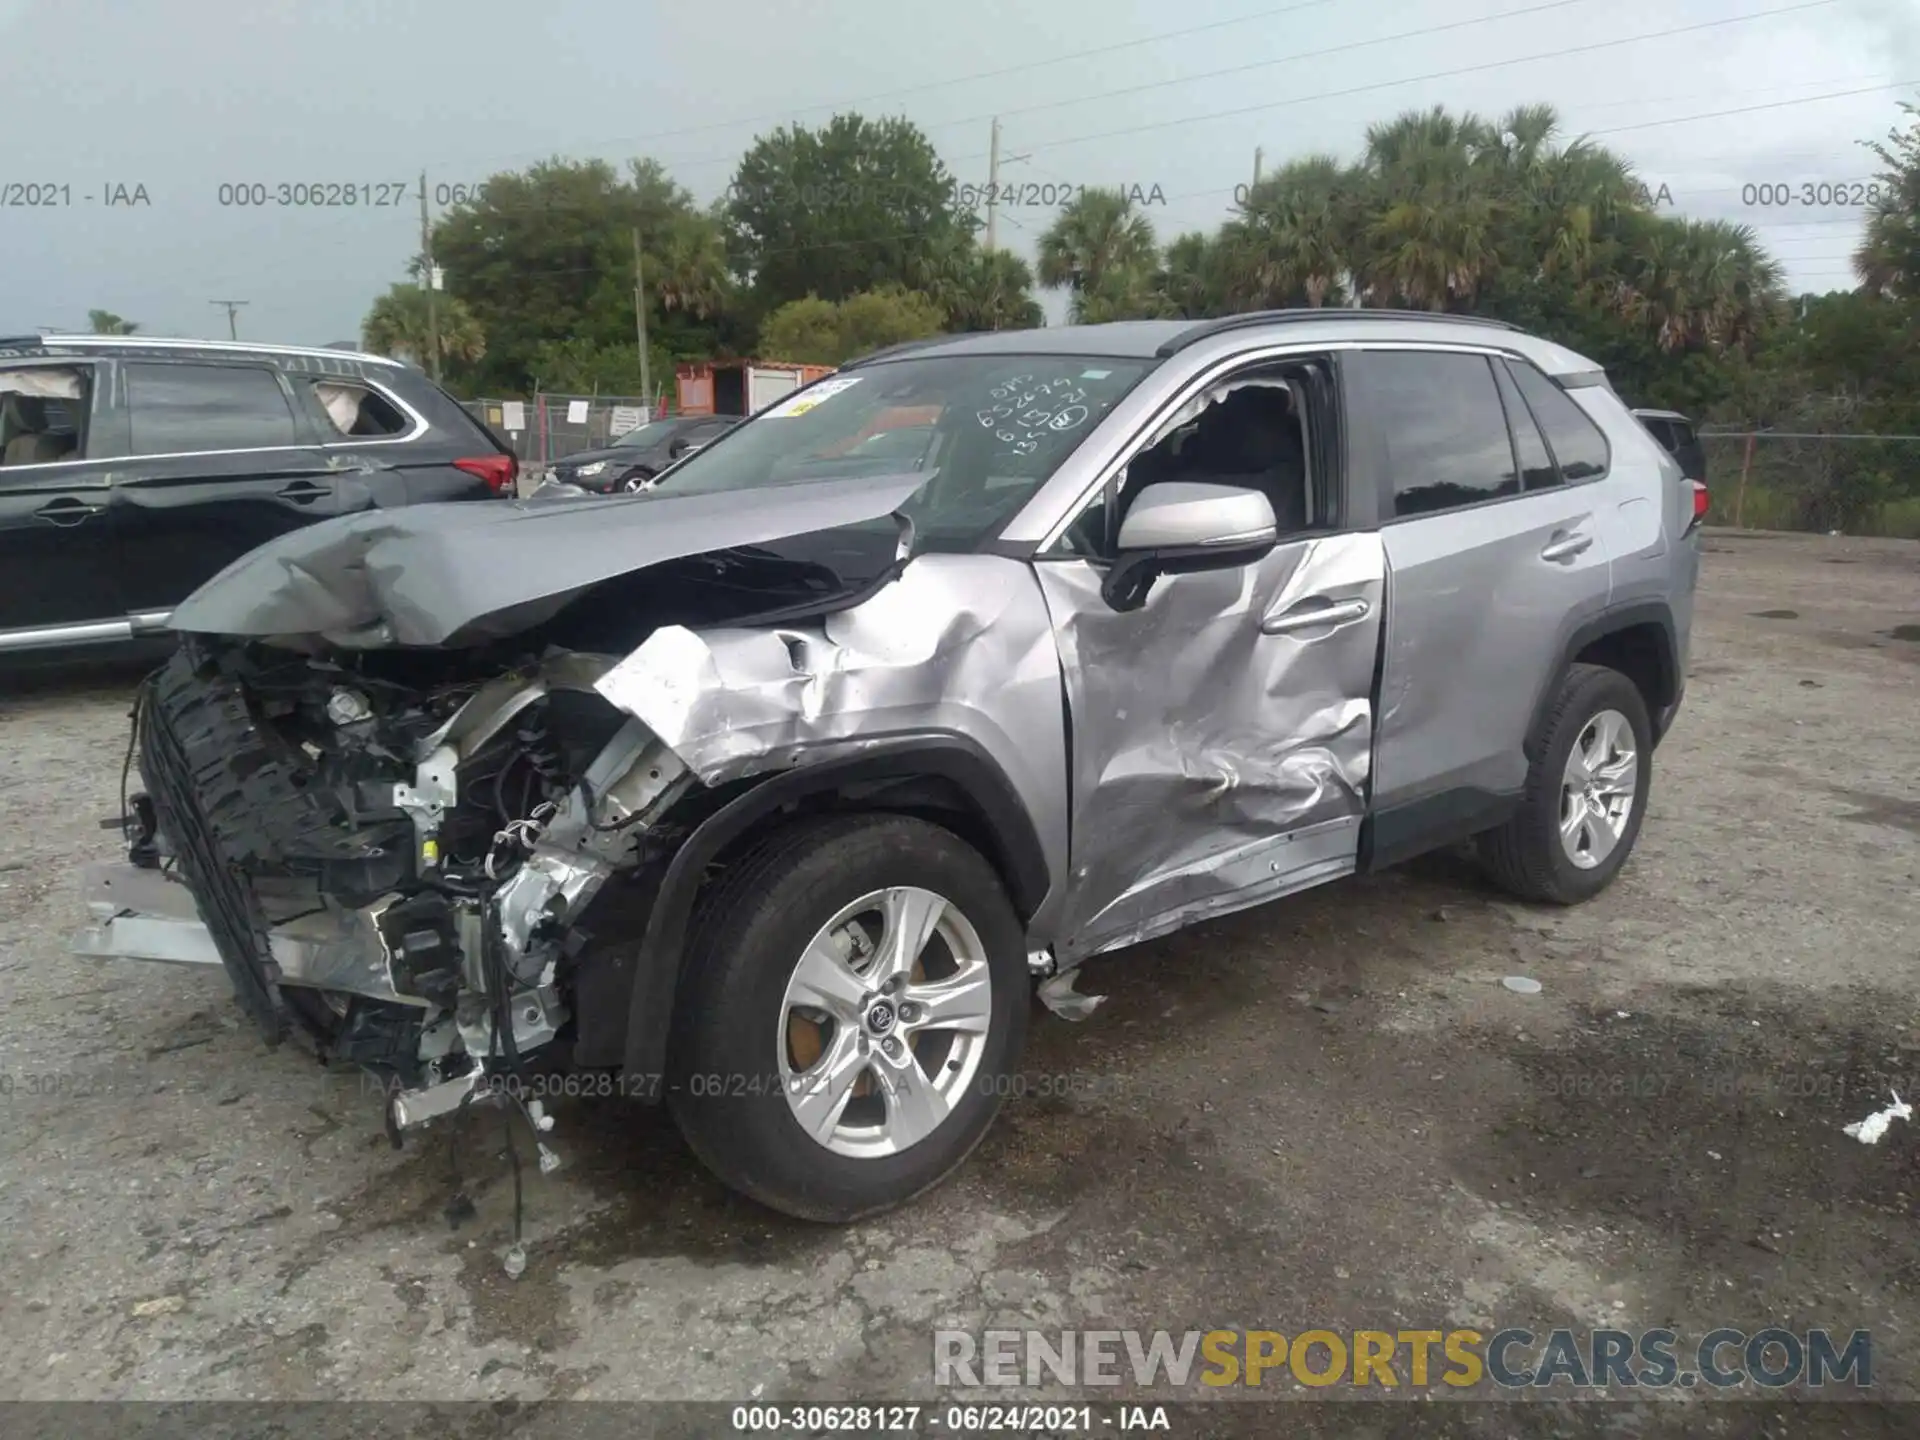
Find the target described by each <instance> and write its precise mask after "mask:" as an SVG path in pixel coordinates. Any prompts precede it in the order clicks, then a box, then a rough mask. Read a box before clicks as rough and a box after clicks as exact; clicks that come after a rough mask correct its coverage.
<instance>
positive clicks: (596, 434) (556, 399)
mask: <svg viewBox="0 0 1920 1440" xmlns="http://www.w3.org/2000/svg"><path fill="white" fill-rule="evenodd" d="M460 403H461V404H462V405H463V406H465V407H466V410H467V413H468V414H469V415H472V416H473V417H474V418H475V419H476V420H478V421H480V422H481V423H482V424H484V425H486V426H487V427H488V428H489V429H491V430H492V431H493V432H494V433H495V434H497V435H499V436H500V437H501V439H503V440H505V441H506V442H507V443H508V444H510V445H511V446H513V453H514V454H515V455H517V456H519V457H520V464H521V467H522V468H523V469H524V470H527V471H530V472H535V471H540V470H544V469H545V468H546V467H547V466H548V465H551V464H552V463H553V462H554V461H555V460H560V459H564V458H565V457H566V456H568V455H577V454H579V453H580V452H581V451H582V450H597V449H599V448H600V447H601V446H603V445H610V444H612V443H613V442H614V441H615V440H617V439H619V438H620V437H621V436H622V435H624V434H626V433H627V432H628V431H629V430H632V429H633V428H635V427H636V426H638V425H643V424H645V423H646V422H647V421H648V420H649V419H661V418H664V417H666V416H668V415H672V414H674V413H676V412H677V408H678V407H677V406H676V405H675V404H674V403H673V401H672V400H670V399H665V398H663V399H659V400H656V401H654V402H653V404H652V405H651V406H649V405H648V403H647V401H645V400H644V399H641V398H639V397H637V396H632V395H550V394H546V393H544V392H543V393H540V394H536V395H534V396H533V397H532V398H531V399H512V400H510V399H504V398H502V399H495V398H492V397H483V398H481V399H478V400H463V401H461V402H460Z"/></svg>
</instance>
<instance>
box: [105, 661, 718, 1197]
mask: <svg viewBox="0 0 1920 1440" xmlns="http://www.w3.org/2000/svg"><path fill="white" fill-rule="evenodd" d="M394 658H395V657H393V656H391V655H383V654H380V653H361V654H356V655H352V656H348V657H344V658H341V657H332V656H327V655H324V654H319V655H303V654H299V653H296V652H292V651H288V650H285V649H276V648H273V647H268V646H261V645H248V644H242V643H235V642H211V641H206V640H201V639H193V640H190V641H189V642H188V643H187V644H186V645H185V646H183V648H182V650H181V651H180V652H179V653H178V654H177V655H176V656H175V658H174V659H173V660H172V661H171V662H170V663H169V664H168V665H167V666H166V667H165V668H163V669H162V670H161V671H159V672H158V673H157V674H156V675H155V676H154V677H153V678H152V679H151V680H150V681H149V682H148V684H147V686H146V687H145V689H144V690H143V692H142V696H141V702H140V712H139V716H138V722H137V733H138V744H139V751H140V769H141V773H142V775H143V776H144V777H145V779H146V783H147V785H148V787H149V791H150V800H151V811H152V813H151V816H150V817H146V816H145V809H146V807H145V806H144V805H143V804H142V803H140V802H139V801H138V800H136V803H135V805H134V807H133V808H134V811H135V813H136V814H138V815H141V816H142V818H143V819H147V818H150V820H151V822H152V828H153V829H154V831H155V833H154V834H153V835H152V836H151V837H148V843H147V845H146V847H145V851H146V853H147V855H148V858H149V860H150V863H152V864H153V865H156V866H158V867H160V868H161V869H162V870H164V871H168V872H171V873H175V874H177V875H178V878H180V879H181V880H182V881H184V882H185V885H186V886H187V887H188V888H189V889H190V890H191V891H192V893H193V895H194V897H195V898H196V899H197V900H198V901H199V912H200V914H201V916H202V917H203V919H204V920H205V922H206V925H207V929H208V930H209V931H210V932H211V935H212V938H213V941H214V944H215V946H216V947H217V948H218V950H219V954H220V960H221V962H222V964H223V965H224V966H225V968H226V969H227V971H228V973H229V975H230V976H231V977H232V979H233V982H234V987H235V990H236V992H237V994H238V995H239V998H240V1000H241V1002H242V1004H243V1005H244V1006H245V1008H246V1009H247V1010H248V1011H249V1012H250V1013H251V1015H252V1016H253V1018H254V1019H255V1021H256V1022H257V1023H258V1024H259V1025H260V1027H261V1028H262V1030H263V1031H264V1032H265V1033H266V1035H267V1037H268V1039H269V1040H270V1041H275V1042H277V1041H279V1040H280V1039H282V1038H284V1037H285V1036H286V1035H288V1034H289V1033H290V1032H293V1031H299V1032H304V1034H305V1035H306V1036H307V1037H309V1038H310V1039H311V1040H312V1042H313V1043H314V1044H315V1046H316V1047H317V1049H318V1050H319V1052H320V1053H321V1055H322V1057H323V1058H324V1059H326V1060H328V1061H329V1062H333V1063H339V1064H348V1065H357V1066H359V1067H362V1068H364V1069H366V1070H368V1071H370V1072H372V1073H373V1074H375V1075H377V1076H380V1077H381V1078H382V1079H383V1080H384V1081H386V1082H388V1083H389V1084H390V1088H391V1093H392V1104H391V1106H390V1112H389V1119H390V1123H391V1125H392V1126H393V1127H394V1128H395V1129H396V1130H397V1129H398V1128H400V1127H404V1126H406V1125H408V1124H412V1123H417V1122H418V1121H420V1120H424V1119H429V1118H432V1116H433V1115H435V1114H440V1113H445V1112H446V1111H447V1110H448V1109H449V1108H453V1107H456V1106H458V1105H460V1104H462V1103H464V1102H465V1101H466V1099H467V1098H468V1097H469V1096H470V1095H471V1094H473V1093H474V1092H475V1091H476V1090H477V1089H478V1088H479V1087H480V1086H481V1085H483V1084H484V1083H486V1082H487V1081H488V1079H489V1078H490V1077H495V1078H497V1077H507V1078H512V1077H514V1076H516V1075H519V1074H521V1073H522V1072H523V1071H524V1068H525V1067H527V1066H529V1065H538V1066H548V1065H570V1064H573V1063H577V1062H578V1060H579V1059H580V1058H583V1057H584V1058H586V1059H588V1060H593V1059H596V1058H597V1059H599V1060H600V1062H601V1063H612V1062H613V1061H614V1060H615V1059H616V1058H617V1055H616V1054H615V1053H614V1051H615V1048H616V1046H617V1040H618V1037H617V1036H610V1037H603V1036H596V1035H595V1034H594V1033H593V1027H592V1023H591V1021H589V1022H588V1025H587V1027H586V1033H585V1034H584V1035H583V1033H582V1025H581V1024H580V1017H581V1015H582V1010H583V1000H582V995H583V991H584V992H585V994H586V995H587V997H588V1002H587V1003H586V1005H585V1009H586V1012H587V1013H588V1014H589V1015H592V1014H595V1013H598V1014H600V1015H602V1016H603V1017H605V1016H607V1015H609V1014H611V1013H613V1012H615V1011H617V1012H618V1014H619V1016H620V1017H623V1016H624V1005H621V1004H619V1003H618V1001H617V999H616V997H615V996H614V995H613V994H612V993H610V991H611V990H614V989H617V988H618V986H619V983H620V978H621V977H620V975H619V974H618V973H617V972H618V971H619V970H620V968H621V967H620V965H619V963H618V960H617V957H615V956H612V955H610V954H608V953H605V952H603V951H599V950H596V948H595V946H594V945H593V943H592V933H593V932H592V930H591V928H582V927H580V926H578V925H576V922H577V921H579V920H580V919H581V917H582V916H583V915H585V914H586V913H587V911H588V910H589V908H590V907H591V906H593V905H594V904H595V902H596V900H599V899H601V898H602V892H603V891H604V890H605V889H606V888H607V887H608V884H609V882H610V881H613V880H615V879H616V877H620V878H622V879H623V880H626V881H629V882H632V881H634V880H635V879H636V878H637V877H640V876H642V875H643V874H644V873H645V872H646V871H647V869H648V867H649V866H650V865H652V864H655V863H656V862H659V861H662V860H664V858H665V857H666V856H667V855H668V854H670V853H671V850H672V849H673V845H674V841H675V839H676V838H677V837H678V836H680V835H683V834H684V833H685V827H686V824H687V823H690V822H687V821H682V822H680V823H678V824H666V823H664V817H665V816H666V814H667V812H668V811H669V810H671V809H672V808H673V806H674V804H675V802H676V801H677V800H680V799H681V798H682V797H683V796H685V795H686V794H687V792H688V791H689V789H690V788H694V787H695V782H694V781H693V780H692V778H691V777H690V776H689V774H688V772H687V769H686V767H685V765H684V764H682V763H681V761H680V760H679V759H678V758H677V757H676V756H675V755H674V754H673V752H672V751H670V750H669V749H667V747H666V746H664V745H663V744H661V743H660V742H659V741H658V740H657V739H656V738H655V737H654V735H653V734H652V732H651V731H650V730H648V728H647V727H646V726H645V725H644V724H643V723H642V722H640V721H639V720H637V719H634V718H632V717H631V716H628V715H625V714H623V713H621V712H620V711H618V710H617V709H615V708H614V707H613V706H612V705H611V704H609V703H608V702H607V701H606V700H605V699H603V698H602V697H601V696H599V695H598V694H597V693H595V691H594V690H593V682H594V681H595V680H597V679H598V678H599V677H600V676H601V675H603V674H604V673H605V672H606V671H607V670H608V669H609V668H611V666H612V665H613V664H614V663H615V659H616V658H617V657H613V656H603V655H593V654H583V653H579V652H574V651H566V650H559V649H554V650H550V651H549V652H548V653H547V654H546V655H545V656H543V657H540V658H538V659H534V660H527V661H523V662H521V663H519V664H517V665H514V666H511V667H510V668H508V669H506V671H505V673H494V674H493V675H492V676H491V678H488V679H485V680H479V679H475V678H472V672H473V671H474V670H475V669H479V668H481V657H480V656H479V655H477V654H476V653H474V652H466V653H464V654H451V653H449V654H442V655H435V656H423V655H420V654H417V653H416V654H414V655H411V656H408V657H405V658H406V664H405V666H404V669H403V667H401V666H399V665H396V664H393V663H391V662H392V661H393V659H394ZM435 671H439V672H441V673H438V674H436V673H434V672H435ZM462 672H465V673H464V674H463V673H462ZM401 673H404V674H405V676H406V678H405V679H404V680H402V679H400V678H398V676H399V675H400V674H401ZM693 809H694V811H695V812H697V810H698V806H697V805H696V806H695V807H693ZM134 853H135V855H136V857H137V856H139V855H140V854H141V853H142V847H141V846H140V845H138V844H136V846H135V852H134ZM604 899H605V903H606V904H607V905H608V906H609V907H617V908H621V909H622V910H623V915H622V919H623V920H624V921H625V922H626V923H625V924H623V925H622V926H620V927H619V930H620V933H621V934H622V935H624V936H630V935H631V933H632V923H631V922H632V918H633V914H634V907H635V906H636V905H644V903H645V887H644V885H641V884H635V883H628V884H626V885H624V886H622V887H620V893H619V894H609V895H606V896H605V897H604ZM594 970H599V971H602V972H606V973H601V974H595V975H590V974H589V972H590V971H594ZM608 1023H610V1024H612V1023H617V1021H609V1022H608ZM583 1041H584V1044H583V1043H582V1042H583ZM576 1051H578V1052H580V1053H579V1054H578V1055H576V1053H575V1052H576ZM531 1118H534V1119H535V1122H536V1125H537V1126H538V1125H539V1121H540V1117H539V1116H538V1114H537V1113H536V1114H535V1115H534V1116H532V1117H531ZM544 1158H545V1157H544V1156H543V1159H544Z"/></svg>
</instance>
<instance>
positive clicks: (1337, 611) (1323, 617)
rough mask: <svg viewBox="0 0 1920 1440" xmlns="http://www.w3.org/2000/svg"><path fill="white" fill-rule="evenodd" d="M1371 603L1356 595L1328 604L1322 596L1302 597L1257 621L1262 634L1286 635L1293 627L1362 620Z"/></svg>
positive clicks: (1317, 627)
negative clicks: (1297, 602) (1283, 608)
mask: <svg viewBox="0 0 1920 1440" xmlns="http://www.w3.org/2000/svg"><path fill="white" fill-rule="evenodd" d="M1372 610H1373V606H1371V605H1369V604H1368V603H1367V602H1366V601H1365V600H1362V599H1360V598H1358V597H1357V596H1356V597H1355V598H1354V599H1352V600H1341V601H1339V602H1337V603H1329V602H1328V601H1327V599H1326V597H1325V596H1324V595H1316V596H1314V597H1313V598H1312V599H1308V600H1302V601H1301V602H1300V603H1299V604H1297V605H1295V606H1293V607H1292V608H1290V609H1287V610H1283V611H1281V612H1280V614H1278V615H1269V616H1267V618H1266V619H1264V620H1262V621H1261V622H1260V633H1261V634H1262V635H1285V634H1287V633H1289V632H1290V631H1294V630H1318V629H1321V628H1323V627H1325V626H1329V625H1345V624H1346V623H1347V622H1348V621H1350V620H1361V619H1364V618H1365V617H1366V616H1367V615H1368V614H1369V613H1370V612H1371V611H1372Z"/></svg>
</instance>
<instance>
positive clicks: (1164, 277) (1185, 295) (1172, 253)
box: [1153, 231, 1231, 320]
mask: <svg viewBox="0 0 1920 1440" xmlns="http://www.w3.org/2000/svg"><path fill="white" fill-rule="evenodd" d="M1225 254H1226V251H1225V249H1224V245H1223V242H1222V241H1221V240H1219V239H1210V238H1208V237H1207V236H1205V235H1203V234H1201V233H1200V232H1198V231H1194V232H1193V233H1191V234H1188V235H1182V236H1179V237H1178V238H1177V239H1175V240H1173V241H1171V242H1169V243H1168V245H1167V252H1166V255H1165V257H1164V258H1163V259H1162V261H1161V264H1160V270H1159V272H1158V273H1157V274H1156V275H1155V276H1154V278H1153V288H1154V290H1155V291H1157V292H1158V293H1159V294H1160V295H1161V296H1163V297H1164V298H1165V300H1166V304H1167V307H1168V309H1170V310H1171V311H1172V312H1173V313H1174V314H1175V315H1178V316H1180V317H1181V318H1183V319H1187V320H1204V319H1207V318H1208V317H1210V316H1214V315H1224V314H1226V313H1227V312H1228V310H1229V309H1230V308H1231V307H1230V306H1229V304H1228V302H1227V288H1228V287H1227V278H1228V277H1227V274H1226V270H1225V266H1224V263H1223V262H1224V259H1225Z"/></svg>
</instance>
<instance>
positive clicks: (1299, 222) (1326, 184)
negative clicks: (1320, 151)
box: [1220, 155, 1363, 308]
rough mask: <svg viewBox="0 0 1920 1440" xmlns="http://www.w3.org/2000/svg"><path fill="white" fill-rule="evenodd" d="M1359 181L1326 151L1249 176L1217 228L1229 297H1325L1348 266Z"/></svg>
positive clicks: (1268, 300)
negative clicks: (1248, 185)
mask: <svg viewBox="0 0 1920 1440" xmlns="http://www.w3.org/2000/svg"><path fill="white" fill-rule="evenodd" d="M1362 189H1363V181H1362V178H1361V177H1360V176H1359V175H1357V174H1356V173H1354V172H1353V171H1350V170H1348V169H1347V168H1346V167H1344V166H1342V165H1341V164H1340V162H1339V161H1338V160H1335V159H1334V158H1333V157H1332V156H1329V155H1313V156H1308V157H1307V158H1306V159H1303V160H1296V161H1293V162H1292V163H1290V164H1288V165H1286V166H1283V167H1282V168H1281V169H1280V170H1278V171H1277V172H1275V173H1274V174H1272V175H1270V176H1268V177H1267V178H1266V179H1264V180H1262V181H1260V182H1259V183H1258V184H1256V185H1255V186H1254V187H1253V188H1252V190H1251V191H1250V192H1248V194H1247V197H1246V199H1245V200H1244V201H1243V202H1242V203H1241V205H1240V207H1239V208H1240V213H1239V215H1238V216H1237V217H1235V218H1234V219H1232V220H1229V221H1228V222H1227V224H1226V225H1225V226H1224V227H1222V230H1221V236H1220V246H1221V251H1222V253H1221V257H1220V265H1221V269H1222V271H1223V273H1224V276H1225V279H1224V286H1225V289H1226V292H1227V298H1228V300H1229V302H1230V303H1231V304H1232V305H1233V306H1235V307H1241V306H1246V307H1254V308H1258V307H1260V306H1274V305H1294V304H1301V303H1304V304H1307V305H1310V306H1320V305H1324V304H1326V303H1327V301H1328V300H1329V299H1330V298H1333V297H1334V296H1335V294H1336V292H1337V291H1338V290H1339V288H1340V286H1341V283H1342V280H1343V278H1344V277H1345V276H1346V275H1347V274H1349V272H1350V271H1351V270H1352V268H1353V253H1354V242H1355V240H1356V238H1357V235H1358V221H1359V211H1360V192H1361V190H1362Z"/></svg>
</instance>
